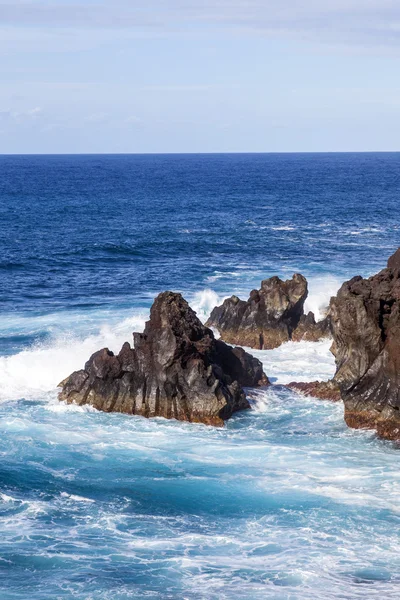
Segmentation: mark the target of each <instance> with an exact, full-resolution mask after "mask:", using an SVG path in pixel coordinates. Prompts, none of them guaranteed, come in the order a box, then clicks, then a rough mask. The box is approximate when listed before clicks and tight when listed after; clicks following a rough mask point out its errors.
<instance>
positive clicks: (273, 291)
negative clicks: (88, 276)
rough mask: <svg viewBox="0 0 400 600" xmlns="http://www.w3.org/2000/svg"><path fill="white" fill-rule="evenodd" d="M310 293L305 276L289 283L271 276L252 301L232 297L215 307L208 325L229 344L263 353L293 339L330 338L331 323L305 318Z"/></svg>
mask: <svg viewBox="0 0 400 600" xmlns="http://www.w3.org/2000/svg"><path fill="white" fill-rule="evenodd" d="M307 294H308V288H307V280H306V278H305V277H303V275H300V274H298V273H296V274H295V275H293V277H292V279H289V280H287V281H282V280H281V279H280V278H279V277H271V278H270V279H266V280H264V281H263V282H262V283H261V288H260V289H259V290H253V291H252V292H251V293H250V297H249V299H248V300H246V301H245V300H240V299H239V298H238V297H237V296H231V297H230V298H228V299H226V300H225V301H224V302H223V304H222V305H221V306H217V307H215V308H214V310H213V311H212V313H211V315H210V318H209V319H208V321H207V323H206V325H207V326H208V327H214V328H215V329H217V330H218V332H219V334H220V336H221V339H223V340H224V341H225V342H228V343H230V344H239V345H241V346H249V347H250V348H257V349H260V350H263V349H265V350H270V349H272V348H277V347H278V346H280V345H281V344H282V343H283V342H288V341H289V340H292V339H293V340H295V341H300V340H303V339H304V340H311V341H315V340H317V339H321V338H322V337H328V336H329V333H330V332H329V323H328V321H323V322H321V323H316V322H315V318H314V315H313V313H308V315H307V316H305V315H304V302H305V300H306V298H307ZM296 332H297V333H296Z"/></svg>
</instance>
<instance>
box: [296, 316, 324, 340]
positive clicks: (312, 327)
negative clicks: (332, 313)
mask: <svg viewBox="0 0 400 600" xmlns="http://www.w3.org/2000/svg"><path fill="white" fill-rule="evenodd" d="M329 337H331V327H330V318H329V315H328V316H327V317H325V319H322V321H316V320H315V316H314V313H313V312H311V311H310V312H309V313H308V314H306V315H302V316H301V317H300V321H299V323H298V325H297V327H296V329H295V330H294V331H293V333H292V338H291V339H292V341H293V342H301V341H305V342H318V341H319V340H322V339H324V338H329Z"/></svg>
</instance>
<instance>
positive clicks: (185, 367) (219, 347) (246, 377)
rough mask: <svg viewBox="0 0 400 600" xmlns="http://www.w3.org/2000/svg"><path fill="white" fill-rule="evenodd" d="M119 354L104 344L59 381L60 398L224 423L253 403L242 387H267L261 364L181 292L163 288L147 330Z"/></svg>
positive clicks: (131, 411)
mask: <svg viewBox="0 0 400 600" xmlns="http://www.w3.org/2000/svg"><path fill="white" fill-rule="evenodd" d="M133 337H134V349H132V348H131V346H130V345H129V343H128V342H126V343H125V344H124V345H123V347H122V349H121V351H120V353H119V354H118V355H117V356H115V355H114V354H113V353H112V352H110V351H109V350H108V349H107V348H104V349H103V350H99V351H98V352H96V353H95V354H93V356H92V357H91V358H90V359H89V361H88V362H87V363H86V365H85V368H84V369H83V370H81V371H76V372H75V373H72V375H70V376H69V377H67V378H66V379H65V380H64V381H63V382H62V383H61V384H60V387H62V391H61V392H60V394H59V399H60V400H65V401H66V402H68V403H76V404H79V405H83V404H90V405H92V406H94V407H95V408H97V409H98V410H102V411H105V412H121V413H128V414H134V415H142V416H144V417H156V416H162V417H166V418H168V419H169V418H175V419H179V420H182V421H191V422H200V423H205V424H208V425H222V424H223V421H224V420H225V419H229V417H231V416H232V414H233V413H234V412H235V411H237V410H241V409H245V408H249V403H248V401H247V399H246V396H245V393H244V391H243V388H242V386H249V387H250V386H260V385H269V381H268V378H267V377H266V375H265V374H264V372H263V369H262V365H261V362H260V361H259V360H257V359H256V358H254V357H252V356H251V355H250V354H248V353H247V352H245V351H244V350H243V349H242V348H231V347H230V346H227V345H226V344H225V343H224V342H222V341H220V340H215V338H214V335H213V333H212V331H211V330H210V329H208V328H207V327H205V326H204V325H203V324H202V323H201V322H200V321H199V319H198V318H197V316H196V313H195V312H194V311H193V310H192V309H191V308H190V307H189V305H188V303H187V302H186V300H184V298H182V296H181V295H180V294H175V293H172V292H164V293H162V294H160V295H159V296H158V297H157V298H156V300H155V301H154V304H153V306H152V308H151V312H150V320H149V321H148V322H147V323H146V327H145V330H144V332H143V334H140V333H134V334H133Z"/></svg>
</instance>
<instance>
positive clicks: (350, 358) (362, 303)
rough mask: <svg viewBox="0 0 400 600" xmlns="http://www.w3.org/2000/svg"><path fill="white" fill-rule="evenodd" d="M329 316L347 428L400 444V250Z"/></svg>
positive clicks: (350, 289)
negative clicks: (371, 431)
mask: <svg viewBox="0 0 400 600" xmlns="http://www.w3.org/2000/svg"><path fill="white" fill-rule="evenodd" d="M330 315H331V322H332V332H333V338H334V343H333V346H332V351H333V353H334V354H335V357H336V366H337V370H336V374H335V381H336V382H337V383H338V385H339V387H340V391H341V395H342V398H343V401H344V405H345V420H346V423H347V424H348V425H349V426H350V427H354V428H363V427H366V428H372V429H376V430H377V432H378V434H379V435H380V436H381V437H384V438H387V439H396V440H397V439H400V250H398V251H397V252H396V253H395V254H394V255H393V256H392V257H391V258H390V259H389V261H388V268H386V269H383V270H382V271H381V272H380V273H378V274H377V275H374V276H373V277H370V278H369V279H363V278H362V277H354V278H353V279H351V280H350V281H348V282H346V283H344V284H343V285H342V287H341V288H340V290H339V292H338V294H337V296H336V297H335V298H332V301H331V310H330Z"/></svg>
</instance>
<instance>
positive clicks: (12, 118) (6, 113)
mask: <svg viewBox="0 0 400 600" xmlns="http://www.w3.org/2000/svg"><path fill="white" fill-rule="evenodd" d="M42 112H43V111H42V109H41V108H40V107H39V106H36V107H35V108H30V109H28V110H25V111H16V110H11V109H8V110H0V121H2V122H5V123H7V122H8V123H14V124H17V125H20V124H22V123H27V122H32V121H36V120H37V119H38V118H39V117H40V116H41V115H42Z"/></svg>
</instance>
